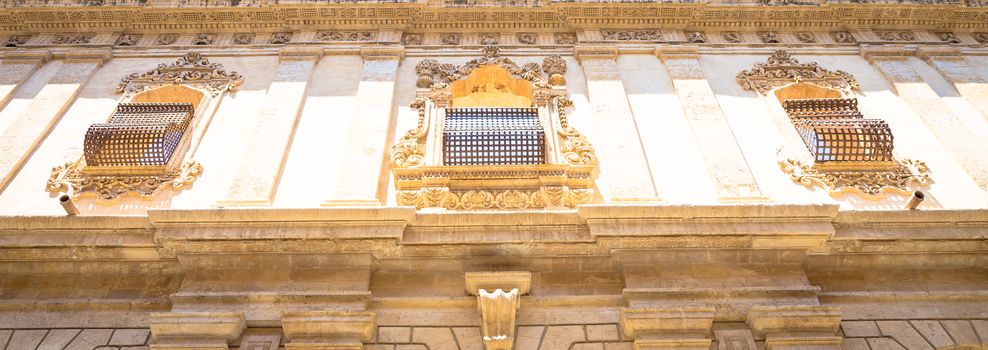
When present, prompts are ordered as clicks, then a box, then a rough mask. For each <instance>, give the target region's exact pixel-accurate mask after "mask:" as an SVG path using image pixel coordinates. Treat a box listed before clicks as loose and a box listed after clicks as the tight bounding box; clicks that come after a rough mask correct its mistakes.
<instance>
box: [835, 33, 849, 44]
mask: <svg viewBox="0 0 988 350" xmlns="http://www.w3.org/2000/svg"><path fill="white" fill-rule="evenodd" d="M830 36H831V37H833V38H834V41H836V42H837V43H840V44H853V43H854V42H855V40H854V36H853V35H851V33H850V32H833V33H830Z"/></svg>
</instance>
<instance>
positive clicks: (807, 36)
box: [796, 32, 816, 44]
mask: <svg viewBox="0 0 988 350" xmlns="http://www.w3.org/2000/svg"><path fill="white" fill-rule="evenodd" d="M796 40H799V42H801V43H803V44H812V43H815V42H816V35H814V34H813V33H810V32H797V33H796Z"/></svg>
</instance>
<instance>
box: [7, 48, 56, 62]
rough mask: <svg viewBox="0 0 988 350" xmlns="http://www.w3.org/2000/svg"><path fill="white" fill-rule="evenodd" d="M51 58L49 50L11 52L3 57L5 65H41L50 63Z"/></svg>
mask: <svg viewBox="0 0 988 350" xmlns="http://www.w3.org/2000/svg"><path fill="white" fill-rule="evenodd" d="M51 56H52V55H51V51H48V50H23V51H10V52H7V53H5V54H4V55H3V63H4V64H15V63H21V64H41V63H45V62H48V61H50V60H51V58H52V57H51Z"/></svg>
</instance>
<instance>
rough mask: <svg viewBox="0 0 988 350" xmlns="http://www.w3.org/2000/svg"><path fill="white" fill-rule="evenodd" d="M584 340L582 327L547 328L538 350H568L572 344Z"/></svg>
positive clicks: (584, 335) (584, 334)
mask: <svg viewBox="0 0 988 350" xmlns="http://www.w3.org/2000/svg"><path fill="white" fill-rule="evenodd" d="M586 339H587V338H586V333H585V332H584V331H583V326H549V329H547V330H546V331H545V338H544V339H542V346H540V347H539V350H569V347H570V346H571V345H573V343H575V342H580V341H586Z"/></svg>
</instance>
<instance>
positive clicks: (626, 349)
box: [604, 343, 633, 350]
mask: <svg viewBox="0 0 988 350" xmlns="http://www.w3.org/2000/svg"><path fill="white" fill-rule="evenodd" d="M632 349H633V347H632V343H607V344H605V345H604V350H632Z"/></svg>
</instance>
